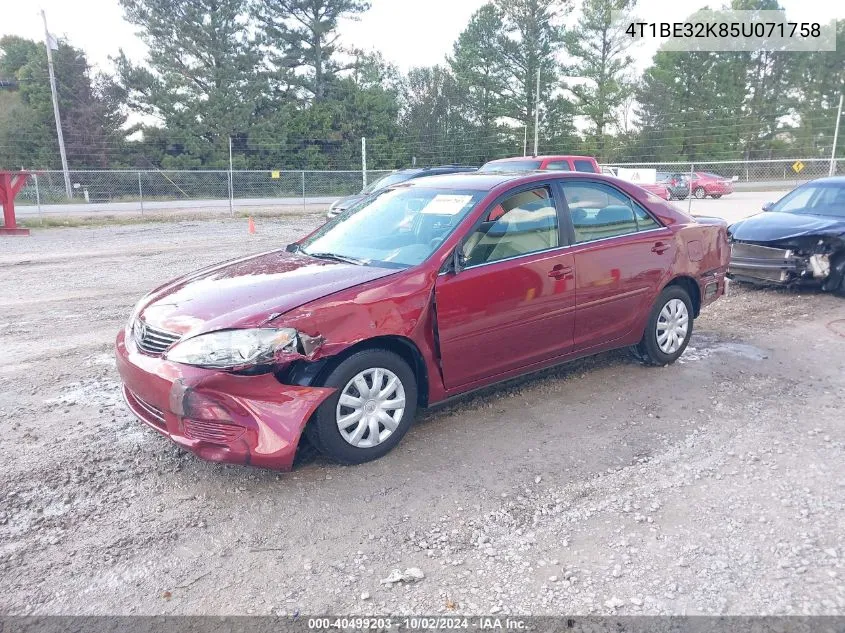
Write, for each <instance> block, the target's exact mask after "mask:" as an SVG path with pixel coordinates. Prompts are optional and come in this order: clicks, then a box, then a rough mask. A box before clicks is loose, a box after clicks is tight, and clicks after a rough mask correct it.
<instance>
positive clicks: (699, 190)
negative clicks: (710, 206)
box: [692, 187, 707, 200]
mask: <svg viewBox="0 0 845 633" xmlns="http://www.w3.org/2000/svg"><path fill="white" fill-rule="evenodd" d="M692 195H694V196H695V197H696V198H697V199H698V200H704V198H706V197H707V192H706V191H704V187H696V188H695V191H693V192H692Z"/></svg>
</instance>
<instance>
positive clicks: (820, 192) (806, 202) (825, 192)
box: [769, 183, 845, 218]
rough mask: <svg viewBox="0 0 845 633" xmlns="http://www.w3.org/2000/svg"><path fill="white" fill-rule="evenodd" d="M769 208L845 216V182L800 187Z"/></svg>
mask: <svg viewBox="0 0 845 633" xmlns="http://www.w3.org/2000/svg"><path fill="white" fill-rule="evenodd" d="M769 210H770V211H779V212H780V213H797V214H802V215H825V216H831V217H837V218H845V183H824V184H822V183H818V184H809V185H804V186H803V187H798V188H797V189H795V190H793V191H791V192H789V193H788V194H786V195H785V196H784V197H783V198H781V199H780V200H778V201H777V202H776V203H775V204H773V205H772V207H771V208H770V209H769Z"/></svg>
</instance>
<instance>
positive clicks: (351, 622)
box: [308, 616, 526, 631]
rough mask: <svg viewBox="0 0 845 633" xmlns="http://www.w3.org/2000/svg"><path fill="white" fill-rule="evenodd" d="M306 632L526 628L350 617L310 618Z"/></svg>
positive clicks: (505, 622) (511, 623) (517, 623)
mask: <svg viewBox="0 0 845 633" xmlns="http://www.w3.org/2000/svg"><path fill="white" fill-rule="evenodd" d="M308 628H309V629H313V630H379V631H384V630H389V629H392V628H396V629H397V630H401V629H406V630H480V631H494V630H510V631H521V630H524V629H525V628H526V622H525V620H522V619H520V618H512V617H504V618H499V617H496V616H476V617H472V618H468V617H461V616H453V617H448V616H447V617H404V618H390V617H352V618H309V619H308Z"/></svg>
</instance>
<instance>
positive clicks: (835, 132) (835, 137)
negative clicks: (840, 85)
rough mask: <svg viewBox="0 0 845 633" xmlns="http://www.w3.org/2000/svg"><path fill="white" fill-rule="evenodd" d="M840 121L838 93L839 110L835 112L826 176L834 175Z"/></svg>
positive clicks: (840, 101) (840, 96)
mask: <svg viewBox="0 0 845 633" xmlns="http://www.w3.org/2000/svg"><path fill="white" fill-rule="evenodd" d="M841 119H842V93H841V92H840V93H839V108H837V110H836V127H835V128H834V130H833V149H832V150H830V169H829V170H828V174H827V175H828V176H833V175H834V174H835V173H836V144H837V143H838V142H839V121H840V120H841Z"/></svg>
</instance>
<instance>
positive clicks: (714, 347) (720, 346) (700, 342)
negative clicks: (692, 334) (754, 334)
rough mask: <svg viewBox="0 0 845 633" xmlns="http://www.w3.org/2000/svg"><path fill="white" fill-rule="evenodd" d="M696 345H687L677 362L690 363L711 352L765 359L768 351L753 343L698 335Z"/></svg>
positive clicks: (750, 358) (757, 359) (707, 355)
mask: <svg viewBox="0 0 845 633" xmlns="http://www.w3.org/2000/svg"><path fill="white" fill-rule="evenodd" d="M696 343H697V345H695V346H693V345H689V346H687V349H686V351H684V354H683V356H681V357H680V358H679V359H678V362H679V363H682V364H683V363H690V362H694V361H697V360H704V359H705V358H708V357H709V356H712V355H713V354H729V355H731V356H738V357H740V358H744V359H746V360H756V361H760V360H765V359H767V358H768V357H769V353H768V352H767V351H766V350H764V349H761V348H759V347H755V346H754V345H748V344H747V343H728V342H724V341H717V340H715V339H709V338H707V337H699V338H698V339H697V340H696Z"/></svg>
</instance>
